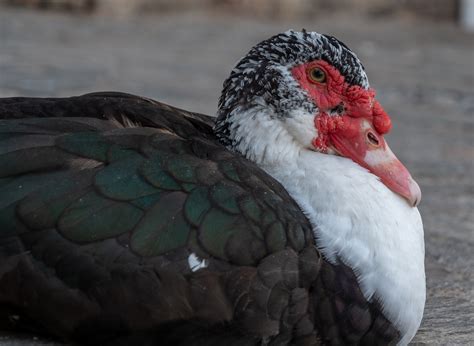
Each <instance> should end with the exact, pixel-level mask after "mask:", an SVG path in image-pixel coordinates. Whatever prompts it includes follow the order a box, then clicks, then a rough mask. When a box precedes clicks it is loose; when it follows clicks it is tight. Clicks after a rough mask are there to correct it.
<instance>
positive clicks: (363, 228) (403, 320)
mask: <svg viewBox="0 0 474 346" xmlns="http://www.w3.org/2000/svg"><path fill="white" fill-rule="evenodd" d="M292 161H293V162H294V163H293V164H291V165H288V166H286V169H285V170H282V169H281V168H282V167H281V166H272V165H267V166H263V168H264V169H265V170H266V171H267V172H268V173H269V174H271V175H272V176H273V177H275V178H276V179H277V180H279V181H280V182H281V183H282V185H284V186H285V188H286V189H287V190H288V192H289V193H290V194H291V195H292V197H293V198H294V199H295V200H296V201H297V202H298V204H299V205H300V206H301V208H302V209H303V210H304V211H305V213H306V214H307V216H308V218H309V220H310V221H311V223H312V225H313V227H314V235H315V238H316V242H317V245H318V247H319V248H320V250H321V251H322V253H323V254H324V256H325V257H326V259H328V260H329V261H331V262H333V263H335V262H336V260H337V259H339V260H342V261H343V262H344V263H345V264H346V265H348V266H350V267H351V268H352V269H353V270H354V272H355V273H356V275H357V277H358V280H359V284H360V286H361V289H362V292H363V293H364V296H365V297H366V299H368V300H369V301H371V300H372V299H375V298H376V299H377V300H378V301H379V302H380V303H381V305H382V309H383V312H384V314H385V316H386V317H387V318H388V319H389V320H390V321H391V322H392V323H393V324H394V325H395V326H396V327H397V329H398V330H400V331H401V334H402V340H401V341H400V344H401V345H404V344H407V343H408V342H409V341H410V340H411V339H412V338H413V336H414V335H415V333H416V331H417V330H418V327H419V325H420V323H421V319H422V316H423V309H424V304H425V295H426V288H425V270H424V240H423V225H422V221H421V217H420V214H419V212H418V209H417V208H412V207H410V206H409V205H408V203H407V202H406V201H405V200H404V199H403V198H401V197H400V196H398V195H396V194H395V193H393V192H392V191H391V190H389V189H388V188H387V187H386V186H385V185H384V184H382V183H381V182H380V181H379V179H378V178H377V177H376V176H374V175H373V174H371V173H369V172H368V171H367V170H365V169H364V168H362V167H360V166H359V165H357V164H356V163H354V162H353V161H351V160H349V159H346V158H342V157H338V156H334V155H326V154H320V153H316V152H313V151H309V150H302V151H301V152H300V153H299V154H298V156H296V157H294V160H292Z"/></svg>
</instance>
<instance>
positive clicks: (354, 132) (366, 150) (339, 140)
mask: <svg viewBox="0 0 474 346" xmlns="http://www.w3.org/2000/svg"><path fill="white" fill-rule="evenodd" d="M351 123H352V124H351V126H350V128H349V129H348V130H347V131H341V132H340V133H339V132H337V133H333V134H331V135H330V140H331V143H332V145H333V147H334V149H335V150H336V151H337V152H338V153H339V154H340V155H342V156H345V157H347V158H350V159H352V160H353V161H354V162H356V163H358V164H359V165H361V166H362V167H365V168H366V169H368V170H369V171H370V172H371V173H373V174H374V175H376V176H377V177H379V178H380V180H381V181H382V183H384V184H385V185H386V186H387V187H388V188H389V189H391V190H392V191H393V192H395V193H397V194H399V195H400V196H402V197H404V198H405V199H406V200H407V201H408V203H409V204H410V205H411V206H413V207H415V206H417V205H418V204H419V203H420V200H421V190H420V187H419V186H418V184H417V183H416V182H415V180H413V178H412V177H411V175H410V173H409V172H408V170H407V169H406V167H405V166H404V165H403V164H402V163H401V162H400V160H398V158H397V157H396V156H395V154H394V153H393V152H392V150H390V148H389V146H388V144H387V143H386V142H385V139H384V137H383V136H382V135H380V134H379V133H377V131H375V129H374V128H373V127H372V126H371V124H370V123H369V122H368V121H366V120H363V119H353V121H351Z"/></svg>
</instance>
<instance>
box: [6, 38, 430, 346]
mask: <svg viewBox="0 0 474 346" xmlns="http://www.w3.org/2000/svg"><path fill="white" fill-rule="evenodd" d="M0 119H1V120H0V328H13V329H18V328H20V329H21V328H23V329H29V330H36V331H42V332H45V333H48V334H51V335H55V336H57V337H59V338H61V339H63V340H66V341H71V342H76V343H84V344H113V345H117V344H156V345H166V344H177V345H179V344H182V345H223V344H225V343H229V344H231V345H284V344H302V345H311V344H334V345H335V344H401V345H403V344H407V343H408V342H409V341H410V340H411V339H412V338H413V336H414V335H415V333H416V331H417V329H418V327H419V325H420V322H421V319H422V315H423V308H424V302H425V272H424V241H423V226H422V221H421V218H420V215H419V212H418V210H417V208H416V205H417V204H418V203H419V201H420V198H421V193H420V189H419V187H418V185H417V184H416V183H415V182H414V180H413V179H412V178H411V176H410V174H409V173H408V171H407V169H406V168H405V167H404V166H403V165H402V164H401V163H400V161H399V160H398V159H397V158H396V157H395V155H394V154H393V153H392V152H391V151H390V149H389V147H388V145H387V143H386V141H385V140H384V134H386V133H387V132H388V131H389V130H390V127H391V123H390V118H389V117H388V115H387V114H386V113H385V111H384V110H383V108H382V106H381V105H380V104H379V102H378V101H377V100H376V99H375V92H374V91H373V89H371V88H370V87H369V82H368V79H367V76H366V73H365V71H364V67H363V66H362V64H361V62H360V61H359V60H358V58H357V57H356V55H355V54H354V53H353V52H352V51H351V50H350V49H349V48H348V47H347V46H346V45H344V44H343V43H342V42H340V41H339V40H337V39H336V38H334V37H332V36H329V35H322V34H318V33H316V32H307V31H304V30H303V31H301V32H297V31H292V30H290V31H287V32H285V33H282V34H278V35H276V36H273V37H271V38H269V39H267V40H265V41H263V42H261V43H259V44H257V45H256V46H255V47H253V48H252V49H251V50H250V52H249V53H248V54H247V55H246V56H245V57H243V58H242V59H241V60H240V61H239V62H238V63H237V65H236V67H235V68H234V69H233V70H232V72H231V74H230V76H229V77H228V79H227V80H226V81H225V82H224V88H223V92H222V95H221V98H220V100H219V107H218V112H217V118H212V117H208V116H205V115H201V114H196V113H191V112H187V111H183V110H179V109H177V108H173V107H171V106H168V105H165V104H162V103H159V102H156V101H154V100H151V99H147V98H142V97H138V96H133V95H129V94H123V93H116V92H102V93H93V94H87V95H83V96H79V97H70V98H21V97H17V98H4V99H1V100H0Z"/></svg>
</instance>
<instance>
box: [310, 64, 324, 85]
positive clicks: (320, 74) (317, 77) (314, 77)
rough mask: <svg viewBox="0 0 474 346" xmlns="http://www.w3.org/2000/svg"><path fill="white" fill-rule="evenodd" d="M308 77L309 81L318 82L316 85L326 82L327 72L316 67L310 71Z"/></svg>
mask: <svg viewBox="0 0 474 346" xmlns="http://www.w3.org/2000/svg"><path fill="white" fill-rule="evenodd" d="M308 75H309V79H310V80H311V81H312V82H316V83H324V82H326V72H324V71H323V70H322V69H320V68H319V67H314V68H312V69H311V70H309V73H308Z"/></svg>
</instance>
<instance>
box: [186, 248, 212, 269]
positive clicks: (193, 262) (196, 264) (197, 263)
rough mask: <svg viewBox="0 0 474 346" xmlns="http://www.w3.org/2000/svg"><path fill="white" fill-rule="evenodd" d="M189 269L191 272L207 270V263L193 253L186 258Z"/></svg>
mask: <svg viewBox="0 0 474 346" xmlns="http://www.w3.org/2000/svg"><path fill="white" fill-rule="evenodd" d="M188 265H189V269H191V271H192V272H196V271H198V270H200V269H203V268H207V266H208V263H207V260H206V259H201V258H199V257H198V256H197V255H196V254H195V253H194V252H193V253H192V254H190V255H189V257H188Z"/></svg>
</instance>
